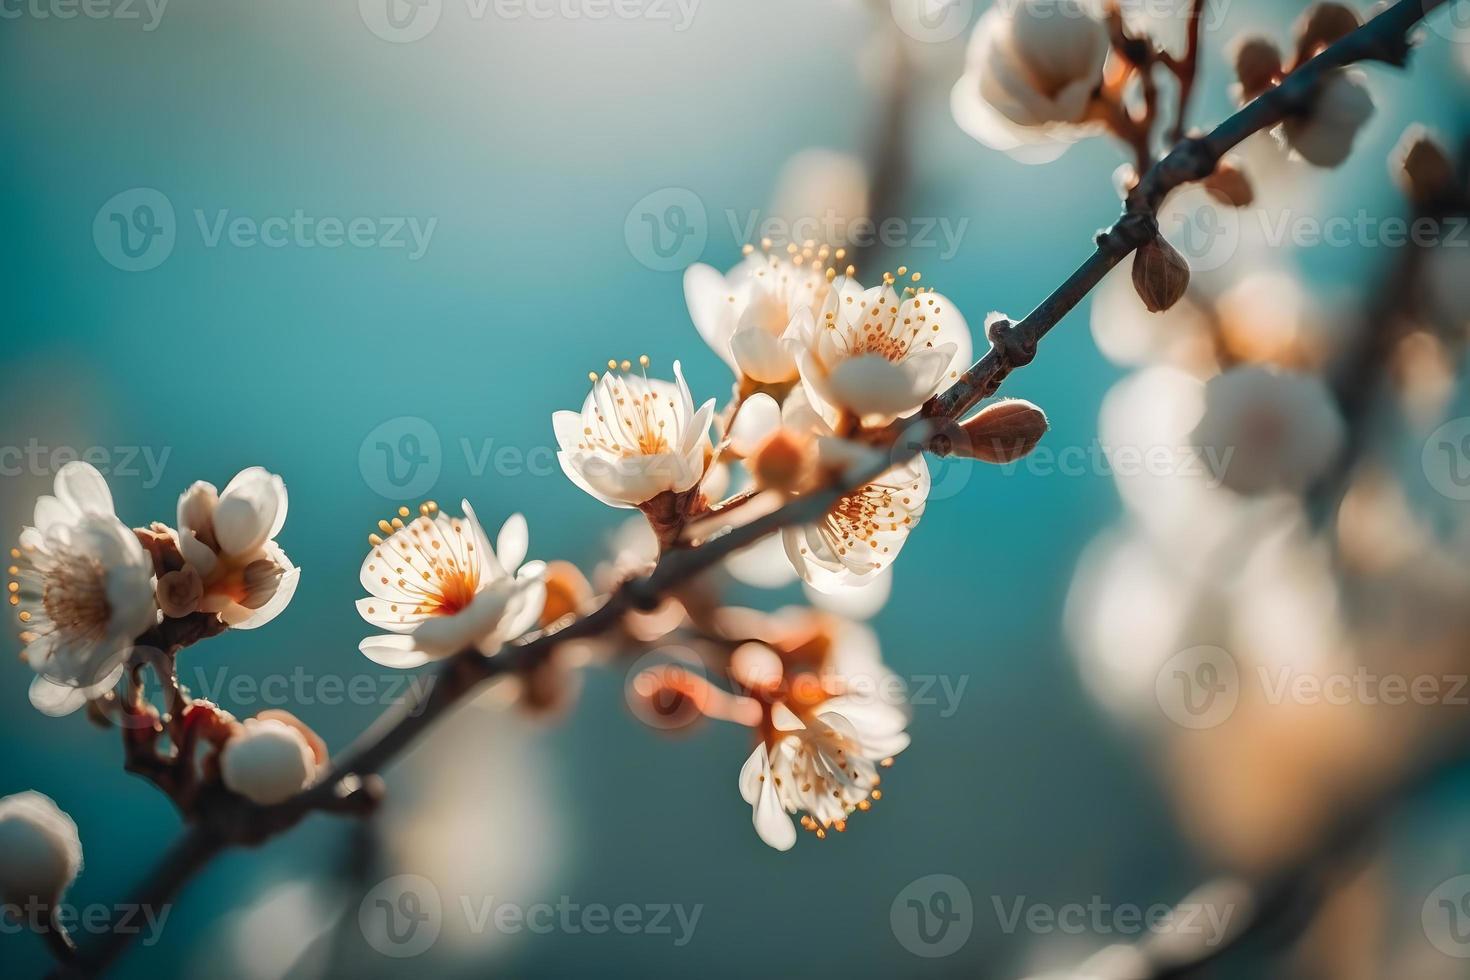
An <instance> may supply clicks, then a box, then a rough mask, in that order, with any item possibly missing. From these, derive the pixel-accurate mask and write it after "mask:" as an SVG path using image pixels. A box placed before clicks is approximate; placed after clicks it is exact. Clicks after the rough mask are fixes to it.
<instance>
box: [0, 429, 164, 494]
mask: <svg viewBox="0 0 1470 980" xmlns="http://www.w3.org/2000/svg"><path fill="white" fill-rule="evenodd" d="M172 452H173V447H172V446H162V447H154V446H87V447H85V448H83V449H78V448H76V447H75V446H49V445H46V444H45V443H42V442H41V441H40V440H39V439H35V438H31V439H28V440H27V441H26V443H25V445H23V446H0V476H54V475H55V474H56V471H57V470H59V469H61V468H62V467H63V466H65V465H66V464H67V463H70V462H73V461H74V460H82V461H83V462H86V463H91V464H92V465H93V466H95V467H97V471H98V472H99V473H101V474H102V475H103V476H109V477H116V478H119V479H132V478H133V477H138V476H141V477H143V489H145V490H152V489H153V488H154V487H156V486H158V483H159V481H160V480H161V479H163V468H164V467H165V466H167V465H168V457H169V454H170V453H172Z"/></svg>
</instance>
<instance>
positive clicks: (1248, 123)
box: [927, 0, 1447, 418]
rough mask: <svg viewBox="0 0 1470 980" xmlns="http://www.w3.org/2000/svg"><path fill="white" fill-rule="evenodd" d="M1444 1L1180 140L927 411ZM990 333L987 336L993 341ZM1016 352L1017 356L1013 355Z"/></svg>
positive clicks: (939, 410) (1385, 55) (996, 377)
mask: <svg viewBox="0 0 1470 980" xmlns="http://www.w3.org/2000/svg"><path fill="white" fill-rule="evenodd" d="M1446 2H1447V0H1399V2H1398V3H1396V4H1394V5H1393V6H1392V7H1389V8H1388V9H1387V10H1385V11H1383V12H1382V13H1381V14H1379V15H1378V16H1377V17H1374V18H1373V19H1372V20H1370V21H1368V22H1367V23H1366V24H1364V25H1363V26H1362V27H1360V28H1358V29H1357V30H1355V31H1353V32H1352V33H1351V34H1348V35H1346V36H1345V37H1343V38H1342V39H1341V40H1339V41H1337V42H1336V43H1335V44H1332V45H1331V46H1329V47H1327V48H1324V49H1323V50H1322V52H1321V53H1320V54H1318V55H1317V56H1316V57H1315V58H1313V59H1312V60H1311V61H1308V62H1307V63H1306V64H1304V65H1302V66H1301V67H1300V68H1298V69H1297V70H1296V71H1294V72H1292V73H1291V74H1290V75H1288V76H1286V78H1285V79H1284V80H1283V81H1282V83H1281V84H1280V85H1278V86H1276V87H1275V88H1273V89H1270V90H1269V91H1267V92H1265V93H1264V94H1262V95H1261V96H1260V97H1258V98H1257V99H1255V100H1254V101H1252V102H1251V103H1250V104H1248V105H1246V106H1245V107H1244V108H1242V109H1241V110H1240V111H1239V112H1237V113H1235V114H1234V115H1233V116H1231V117H1230V118H1228V119H1226V120H1225V121H1224V122H1222V123H1221V124H1220V125H1219V126H1217V127H1215V129H1214V130H1213V131H1212V132H1211V133H1210V134H1209V135H1207V136H1202V137H1192V138H1188V139H1184V140H1181V141H1180V142H1179V143H1177V144H1175V146H1174V148H1173V149H1172V150H1170V151H1169V153H1168V154H1167V155H1166V156H1165V157H1164V158H1163V159H1162V160H1160V161H1159V162H1158V163H1156V164H1154V165H1153V166H1152V167H1150V168H1149V170H1148V172H1147V173H1145V174H1144V175H1143V177H1142V178H1141V179H1140V180H1139V182H1138V186H1137V187H1136V188H1134V190H1133V192H1132V193H1131V194H1130V195H1129V196H1128V201H1127V204H1126V207H1125V210H1124V212H1123V216H1122V217H1120V218H1119V219H1118V220H1117V222H1116V223H1114V224H1113V226H1112V227H1111V228H1109V229H1107V230H1106V231H1104V232H1102V233H1100V234H1099V235H1098V236H1097V247H1096V249H1095V250H1094V251H1093V253H1092V255H1090V256H1088V258H1087V260H1086V261H1084V262H1083V263H1082V265H1081V266H1079V267H1078V269H1077V271H1076V272H1073V273H1072V275H1071V276H1069V277H1068V278H1067V281H1066V282H1064V283H1062V285H1061V286H1059V287H1058V288H1057V289H1056V291H1055V292H1053V293H1052V294H1051V295H1050V296H1048V297H1047V298H1046V299H1045V300H1043V301H1042V304H1041V305H1040V306H1038V307H1037V308H1036V309H1034V310H1032V311H1031V312H1030V313H1029V314H1027V316H1026V317H1025V318H1024V319H1022V320H1021V321H1020V322H1019V323H1016V324H1015V325H1013V326H1009V327H1008V328H1006V330H1005V341H1006V342H1005V344H1003V345H1002V344H997V345H996V346H995V347H994V348H992V349H991V351H990V352H989V353H987V354H986V355H985V356H984V357H982V358H981V359H980V360H979V361H977V362H976V363H975V365H974V366H973V367H972V368H970V370H969V371H966V372H965V373H964V375H962V376H961V377H960V379H959V380H958V381H956V382H955V383H954V384H953V385H951V386H950V388H949V390H948V391H945V392H943V393H942V394H940V395H939V396H938V397H937V398H935V399H934V400H933V401H932V402H931V403H930V405H929V407H928V410H927V414H929V415H931V416H936V417H943V418H958V417H960V416H961V415H963V414H964V413H966V412H968V411H969V410H970V409H972V408H974V407H975V406H976V405H977V404H979V403H980V401H981V400H983V399H985V398H988V397H989V396H990V395H992V394H994V393H995V389H996V388H997V387H998V386H999V385H1000V383H1001V381H1003V380H1004V379H1005V377H1006V375H1007V374H1009V373H1010V372H1011V371H1012V370H1013V369H1014V368H1017V367H1020V366H1021V365H1023V364H1026V363H1027V362H1029V361H1030V358H1031V356H1034V354H1035V351H1036V345H1037V344H1038V343H1040V341H1041V338H1043V337H1045V336H1046V335H1047V333H1048V332H1049V331H1050V330H1051V329H1052V328H1053V327H1055V326H1056V325H1057V324H1058V323H1059V322H1061V319H1062V317H1064V316H1066V315H1067V314H1068V313H1070V312H1071V311H1072V309H1073V308H1074V307H1076V306H1077V304H1078V303H1080V302H1082V300H1083V298H1084V297H1085V296H1087V294H1088V293H1090V292H1091V291H1092V289H1093V288H1094V287H1095V286H1096V285H1097V284H1098V283H1099V282H1101V281H1102V279H1103V277H1104V276H1106V275H1107V274H1108V273H1109V272H1110V271H1111V270H1112V269H1113V267H1115V266H1116V265H1118V264H1119V263H1120V262H1122V261H1123V260H1124V259H1125V258H1127V257H1128V255H1129V254H1130V253H1131V252H1132V251H1133V250H1134V249H1136V248H1138V247H1139V246H1140V245H1142V244H1144V243H1145V242H1147V241H1150V240H1151V239H1152V238H1153V237H1154V235H1156V234H1157V233H1158V221H1157V217H1156V215H1157V214H1158V210H1159V207H1160V205H1162V204H1163V202H1164V198H1165V197H1167V196H1168V194H1169V192H1170V191H1173V190H1175V189H1177V188H1179V187H1182V186H1183V185H1185V184H1188V183H1191V182H1193V181H1198V180H1203V179H1205V178H1206V177H1208V176H1209V175H1210V174H1211V173H1213V172H1214V170H1215V167H1216V165H1217V164H1219V162H1220V159H1221V158H1222V157H1224V156H1225V154H1226V153H1228V152H1229V151H1230V150H1232V149H1234V148H1235V147H1236V146H1238V145H1239V144H1241V143H1242V142H1244V141H1245V140H1246V138H1247V137H1250V136H1252V135H1254V134H1256V133H1259V132H1261V131H1263V130H1266V129H1270V128H1271V127H1272V126H1275V125H1277V124H1278V123H1280V122H1282V121H1284V120H1285V119H1287V118H1288V117H1290V116H1292V115H1294V114H1297V113H1300V112H1302V111H1305V109H1306V108H1307V107H1308V106H1310V104H1311V99H1312V96H1313V95H1314V94H1315V92H1316V90H1317V86H1318V85H1320V84H1321V82H1322V79H1323V76H1325V75H1326V74H1327V73H1329V72H1331V71H1334V70H1336V69H1338V68H1344V67H1346V66H1348V65H1351V64H1356V63H1358V62H1365V61H1381V62H1384V63H1386V64H1390V65H1399V66H1402V65H1403V64H1405V63H1406V61H1407V60H1408V56H1409V51H1410V45H1409V37H1408V35H1409V31H1410V30H1411V29H1412V28H1413V27H1414V25H1415V24H1417V23H1419V21H1421V20H1422V19H1424V17H1425V15H1427V14H1429V13H1430V12H1431V11H1433V10H1435V9H1436V8H1438V7H1441V6H1443V5H1444V4H1445V3H1446ZM993 339H994V338H992V340H993ZM1007 352H1014V353H1015V354H1018V355H1019V356H1020V358H1021V359H1020V360H1013V359H1012V355H1011V354H1010V353H1007Z"/></svg>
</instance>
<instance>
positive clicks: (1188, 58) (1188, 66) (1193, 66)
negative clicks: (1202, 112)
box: [1159, 0, 1205, 143]
mask: <svg viewBox="0 0 1470 980" xmlns="http://www.w3.org/2000/svg"><path fill="white" fill-rule="evenodd" d="M1204 14H1205V0H1193V4H1192V5H1191V7H1190V9H1189V40H1188V42H1187V47H1186V48H1185V50H1184V57H1183V58H1175V57H1174V56H1173V55H1171V54H1169V53H1168V52H1167V51H1165V52H1162V53H1161V54H1160V56H1159V60H1160V61H1162V62H1163V63H1164V65H1165V67H1167V68H1168V69H1169V71H1171V72H1173V74H1174V77H1175V78H1176V79H1178V80H1179V100H1178V103H1177V107H1176V112H1175V113H1174V125H1173V126H1171V127H1170V129H1169V142H1170V143H1177V142H1179V141H1180V140H1182V139H1183V138H1184V130H1185V127H1186V125H1187V124H1188V121H1189V99H1190V97H1191V96H1192V95H1193V94H1194V80H1195V78H1196V76H1197V75H1198V74H1199V39H1200V27H1201V26H1202V25H1203V23H1204Z"/></svg>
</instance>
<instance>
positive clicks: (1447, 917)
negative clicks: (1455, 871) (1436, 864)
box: [1419, 875, 1470, 960]
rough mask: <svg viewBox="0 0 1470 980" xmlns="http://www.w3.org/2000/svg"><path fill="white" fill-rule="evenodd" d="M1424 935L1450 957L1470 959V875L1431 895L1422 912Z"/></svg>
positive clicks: (1450, 880) (1445, 883) (1445, 884)
mask: <svg viewBox="0 0 1470 980" xmlns="http://www.w3.org/2000/svg"><path fill="white" fill-rule="evenodd" d="M1419 919H1420V921H1421V922H1422V923H1423V925H1424V935H1425V936H1426V937H1427V938H1428V939H1429V942H1430V944H1431V945H1433V946H1434V948H1435V949H1437V950H1439V951H1440V952H1441V953H1443V954H1445V955H1446V956H1453V957H1455V958H1457V959H1462V960H1463V959H1470V875H1456V876H1455V877H1453V878H1451V879H1449V880H1448V881H1444V882H1441V883H1440V885H1439V887H1438V888H1436V889H1435V890H1434V891H1432V892H1430V893H1429V897H1428V898H1426V899H1425V900H1424V907H1423V908H1422V909H1421V910H1420V911H1419Z"/></svg>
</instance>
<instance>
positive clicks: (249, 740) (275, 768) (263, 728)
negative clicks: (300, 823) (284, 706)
mask: <svg viewBox="0 0 1470 980" xmlns="http://www.w3.org/2000/svg"><path fill="white" fill-rule="evenodd" d="M316 770H317V760H316V754H315V753H314V752H313V751H312V746H311V744H310V743H309V742H308V741H307V739H306V738H305V736H303V735H302V733H301V731H300V730H299V729H298V728H297V727H295V726H293V725H290V724H287V723H286V722H285V721H283V720H281V719H280V718H247V719H246V720H245V723H244V725H243V726H242V729H241V731H240V733H239V734H237V735H236V736H235V737H234V738H232V739H230V740H229V742H227V743H226V744H225V748H224V752H223V753H222V754H221V755H220V775H221V777H222V778H223V779H224V783H225V785H226V786H227V787H229V788H230V789H232V790H234V791H235V792H236V793H239V794H240V795H241V796H243V797H245V798H246V799H248V800H250V801H251V802H253V803H259V804H260V805H262V806H269V805H271V804H274V803H281V802H284V801H285V800H288V799H290V798H291V797H293V796H295V795H296V794H297V793H299V792H301V791H302V790H303V789H305V788H306V787H307V786H309V785H310V784H311V781H312V779H314V778H315V777H316Z"/></svg>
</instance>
